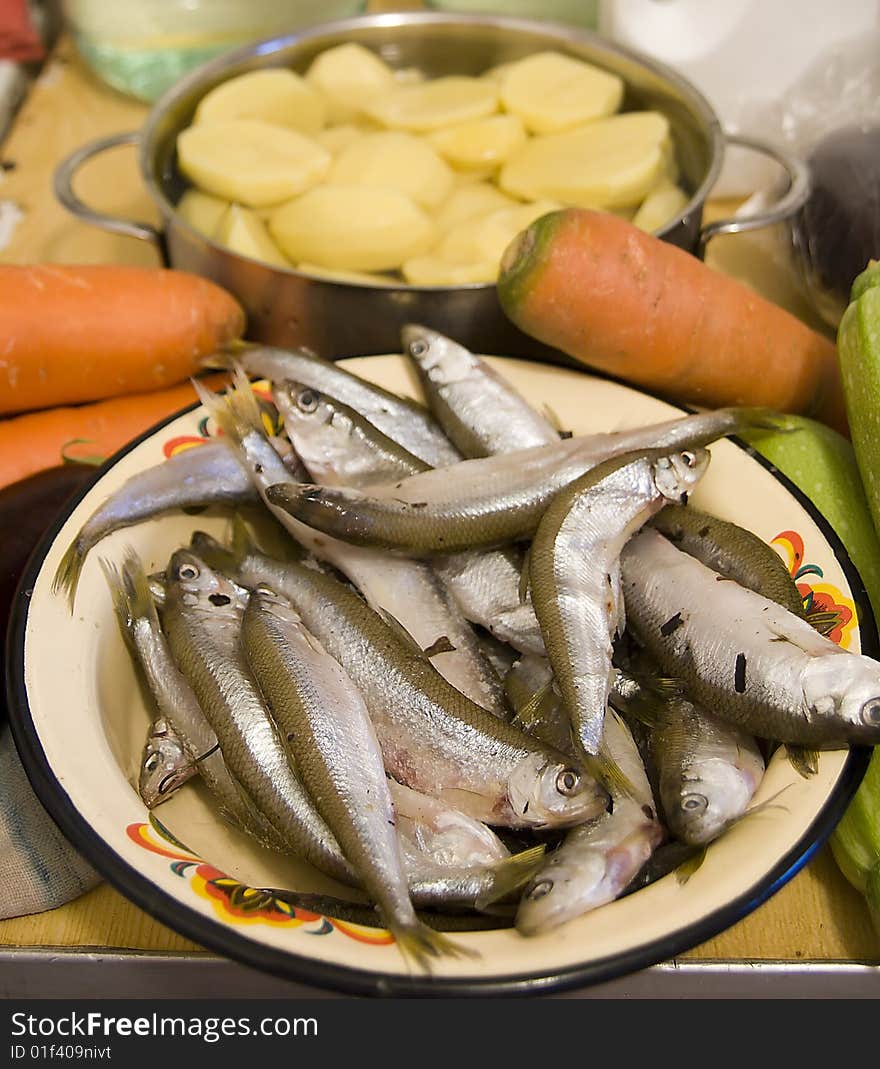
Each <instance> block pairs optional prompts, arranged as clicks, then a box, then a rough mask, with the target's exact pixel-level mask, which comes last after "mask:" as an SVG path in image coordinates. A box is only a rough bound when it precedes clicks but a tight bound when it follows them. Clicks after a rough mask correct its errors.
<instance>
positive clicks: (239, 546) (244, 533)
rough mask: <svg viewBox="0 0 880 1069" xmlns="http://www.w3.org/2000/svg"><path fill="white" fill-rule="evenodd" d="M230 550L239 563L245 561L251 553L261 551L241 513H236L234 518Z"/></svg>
mask: <svg viewBox="0 0 880 1069" xmlns="http://www.w3.org/2000/svg"><path fill="white" fill-rule="evenodd" d="M230 548H231V551H232V555H233V557H235V559H236V560H239V561H240V560H244V558H245V557H247V556H248V555H249V554H251V553H258V552H259V551H260V547H259V546H258V545H257V542H256V539H255V538H254V536H253V533H252V531H251V529H250V527H248V525H247V524H246V523H245V521H244V517H243V516H242V515H241V513H240V512H236V513H235V515H234V516H233V517H232V544H231V547H230Z"/></svg>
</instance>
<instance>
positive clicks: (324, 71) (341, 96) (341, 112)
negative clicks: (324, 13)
mask: <svg viewBox="0 0 880 1069" xmlns="http://www.w3.org/2000/svg"><path fill="white" fill-rule="evenodd" d="M305 78H306V81H307V82H308V83H309V85H311V86H312V87H313V88H314V89H317V90H319V92H321V93H322V94H323V96H324V98H325V100H326V101H327V120H328V122H347V121H349V120H351V119H353V118H354V117H355V116H356V115H358V114H359V113H360V111H361V110H362V108H363V106H364V105H365V104H366V103H367V102H368V101H369V100H371V99H372V98H373V97H375V96H376V95H377V94H380V93H385V92H387V91H388V90H390V89H392V88H393V87H394V86H395V85H396V81H395V77H394V71H393V70H392V69H391V68H390V67H389V66H388V64H387V63H385V62H383V61H382V60H381V59H380V58H379V57H378V56H377V55H376V53H375V52H371V51H370V50H369V49H368V48H364V46H363V45H358V44H354V43H350V44H344V45H337V46H336V47H335V48H328V49H327V50H326V51H324V52H321V53H320V54H319V55H317V56H315V58H314V59H313V60H312V62H311V65H310V66H309V69H308V70H307V71H306V75H305Z"/></svg>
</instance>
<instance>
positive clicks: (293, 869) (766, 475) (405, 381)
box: [8, 356, 877, 996]
mask: <svg viewBox="0 0 880 1069" xmlns="http://www.w3.org/2000/svg"><path fill="white" fill-rule="evenodd" d="M492 362H493V363H495V364H496V365H497V366H498V367H499V368H500V369H501V370H502V371H503V372H504V373H505V374H507V375H508V376H509V377H510V378H511V380H512V381H513V382H514V384H515V385H516V386H517V387H518V388H519V389H520V390H521V391H522V392H523V394H524V395H525V396H526V397H528V398H529V399H530V400H531V401H532V402H533V403H534V404H536V405H537V406H539V407H540V406H546V407H547V409H549V410H550V411H552V413H553V414H554V416H555V418H556V419H558V420H559V422H560V426H562V427H565V428H568V429H570V430H572V431H574V432H576V433H584V432H591V431H608V430H618V429H623V428H628V427H634V426H638V425H640V424H647V423H654V422H658V421H660V420H663V419H668V418H670V416H674V415H675V414H676V413H678V412H679V411H680V410H678V409H676V408H674V407H672V406H670V405H668V404H666V403H664V402H662V401H658V400H657V399H655V398H653V397H650V396H648V395H646V394H643V393H639V392H637V391H635V390H631V389H628V388H626V387H624V386H621V385H618V384H616V383H613V382H609V381H606V380H603V379H598V378H593V377H592V376H590V375H587V374H585V373H582V372H578V371H574V370H568V369H562V368H558V367H551V366H548V365H543V364H533V363H527V362H522V361H517V360H510V359H502V358H492ZM346 366H348V367H350V368H351V369H352V370H356V371H357V372H358V373H360V374H362V375H364V376H365V377H368V378H370V379H373V380H374V381H376V382H378V383H380V384H381V385H383V386H385V387H388V388H391V389H394V390H397V391H399V392H406V393H407V394H410V395H411V396H418V394H419V387H418V385H417V381H416V377H415V375H414V374H413V372H412V371H411V369H410V367H409V365H408V364H407V363H405V362H404V359H403V358H402V357H400V356H383V357H370V358H368V359H357V360H351V361H346ZM210 433H212V430H211V427H210V424H209V421H206V419H205V412H204V410H203V409H201V408H200V407H194V408H192V409H190V410H188V411H186V412H184V413H183V414H181V415H179V416H176V417H174V418H172V419H170V420H169V421H167V422H166V423H164V424H162V425H161V426H160V427H158V428H157V429H155V430H153V431H151V432H149V433H147V434H146V435H144V436H143V437H141V438H140V439H138V440H137V441H136V442H135V443H134V444H132V445H131V446H129V447H128V448H127V449H126V450H125V451H124V452H123V453H121V454H119V455H117V456H116V457H115V458H113V459H112V460H111V461H109V462H108V463H107V464H106V465H105V466H104V467H103V468H102V469H101V470H100V471H99V472H98V474H97V476H96V478H95V481H94V482H93V483H92V485H91V486H90V487H89V488H88V489H87V490H86V491H85V492H84V493H83V495H82V496H81V497H80V498H79V500H78V501H77V502H76V503H75V504H74V505H73V506H71V507H70V508H69V509H68V511H67V514H66V515H65V516H64V517H63V518H62V519H60V520H59V521H58V522H57V523H56V524H55V525H54V528H53V529H52V531H51V532H50V533H49V534H48V535H47V537H46V539H45V540H44V541H43V543H42V545H41V546H40V547H39V548H38V550H37V551H36V553H35V554H34V557H33V558H32V561H31V564H30V567H29V571H28V574H27V575H26V576H25V578H24V580H23V582H22V586H21V589H20V592H19V596H18V599H17V603H16V607H15V612H14V615H13V621H12V633H11V644H10V647H9V650H10V663H9V671H8V678H9V686H10V701H9V707H10V716H11V720H12V726H13V731H14V734H15V739H16V742H17V744H18V747H19V750H20V752H21V754H22V758H23V761H24V763H25V767H26V769H27V771H28V774H29V776H30V778H31V781H32V783H33V785H34V787H35V789H36V791H37V794H38V795H39V797H40V799H41V800H42V802H43V804H44V805H45V806H46V808H47V809H48V810H49V812H50V813H51V814H52V816H53V817H54V818H55V820H56V821H57V822H58V824H59V825H60V826H61V828H62V829H63V831H64V832H65V833H66V835H67V836H68V837H69V838H70V839H71V841H72V842H73V843H74V844H75V845H76V846H77V847H78V849H79V850H80V851H81V852H82V853H83V854H84V855H85V856H86V857H87V858H88V859H89V860H90V861H91V862H92V863H93V864H94V866H95V867H96V868H97V869H98V870H99V871H100V872H101V873H102V874H103V875H104V876H105V877H106V878H107V880H108V881H110V882H111V883H112V884H114V885H115V886H116V887H117V888H118V889H119V890H120V891H121V892H122V893H123V894H124V895H126V896H127V897H128V898H130V899H131V900H132V901H134V902H135V903H137V904H138V905H139V906H140V907H142V908H143V909H145V910H146V911H147V912H149V913H151V914H152V915H153V916H155V917H156V918H158V919H159V920H160V921H162V922H163V923H165V924H167V925H168V926H169V927H171V928H174V929H176V930H177V931H179V932H180V933H181V934H183V935H185V936H187V937H189V938H190V939H192V940H194V941H196V942H197V943H199V944H201V945H203V946H205V947H208V948H210V949H211V950H214V951H216V952H218V953H220V954H224V955H227V956H228V957H230V958H235V959H238V960H240V961H242V962H245V963H246V964H248V965H251V966H254V967H257V968H260V969H264V970H266V971H268V972H271V973H274V974H277V975H279V976H284V977H287V978H291V979H295V980H298V981H300V982H302V983H306V984H311V985H314V986H316V987H321V988H329V989H333V990H336V991H343V992H347V993H352V994H364V995H369V994H386V995H387V994H396V995H402V994H416V995H444V996H450V995H465V994H486V995H499V994H536V993H541V992H547V991H553V990H562V989H570V988H577V987H583V986H586V985H588V984H592V983H597V982H599V981H605V980H609V979H611V978H613V977H615V976H619V975H621V974H623V973H626V972H631V971H634V970H636V969H641V968H644V967H646V966H648V965H652V964H655V963H657V962H659V961H663V960H666V959H668V958H671V957H673V956H675V955H677V954H680V953H682V952H683V951H685V950H687V949H689V948H691V947H693V946H695V945H697V944H699V943H702V942H704V941H705V940H706V939H709V938H710V937H712V936H714V935H716V934H718V933H719V932H720V931H722V930H723V929H725V928H727V927H728V926H730V925H731V924H733V923H734V922H736V921H737V920H739V919H740V918H741V917H743V916H744V915H745V914H747V913H749V912H750V911H751V910H753V909H755V908H756V907H757V906H759V905H760V903H761V902H762V901H764V900H765V899H766V898H767V897H768V896H770V895H771V894H773V893H774V892H775V891H776V890H778V889H779V888H780V887H781V886H782V885H783V884H784V883H785V882H786V881H787V880H788V879H790V878H791V877H792V876H793V875H794V873H795V872H797V871H798V869H799V868H800V867H801V866H803V865H804V864H805V863H806V861H807V860H808V859H809V858H810V857H811V856H812V854H813V853H814V851H815V850H816V849H817V847H818V846H819V845H820V844H821V843H822V842H823V841H824V840H825V839H826V838H827V836H828V835H829V834H830V832H831V831H832V829H833V827H834V825H835V823H836V822H837V820H838V819H839V818H840V816H841V815H842V813H843V811H844V809H845V807H846V805H847V803H848V802H849V800H850V798H851V797H852V794H853V793H854V791H855V789H856V787H857V786H858V783H859V781H860V779H861V777H862V775H863V773H864V769H865V766H866V763H867V751H866V750H863V749H858V750H855V749H853V750H835V751H827V752H823V753H822V755H821V757H820V761H819V771H818V774H816V775H815V776H813V777H811V778H809V779H803V778H801V777H800V776H799V775H798V774H797V773H796V772H795V771H794V770H793V768H792V766H791V764H790V763H789V762H788V761H787V759H786V757H785V754H784V750H783V749H781V748H780V749H779V750H777V751H776V753H775V755H774V757H773V758H772V759H771V761H770V764H769V767H768V770H767V773H766V775H765V777H764V780H763V783H762V785H761V787H760V789H759V792H758V794H757V796H756V798H755V800H754V804H755V805H756V806H757V805H759V804H760V803H761V802H764V801H767V800H770V799H772V800H773V801H774V804H773V805H770V806H764V807H763V808H761V809H760V810H759V811H757V812H755V813H753V814H751V815H747V816H746V817H745V818H744V819H743V820H742V821H740V822H739V823H738V824H736V825H735V826H734V827H732V828H731V829H729V830H728V831H727V832H726V833H725V834H724V835H723V836H722V837H721V838H720V839H718V840H717V841H716V842H715V843H714V844H713V845H712V846H711V847H710V848H709V850H708V851H707V855H706V858H705V861H704V863H703V864H702V866H701V867H700V868H699V869H698V870H697V871H696V872H695V873H694V874H693V875H692V876H690V878H689V879H687V880H686V881H682V880H681V879H678V878H677V877H676V875H675V874H674V873H673V874H670V875H668V876H665V877H663V878H662V879H660V880H658V881H657V882H655V883H653V884H651V885H649V886H648V887H645V888H643V889H641V890H639V891H636V892H634V893H631V894H629V895H627V896H625V897H624V898H621V899H618V900H617V901H616V902H613V903H611V904H609V905H607V906H604V907H602V908H600V909H597V910H595V911H594V912H592V913H589V914H587V915H585V916H583V917H581V918H579V919H577V920H575V921H572V922H570V923H568V924H566V925H564V926H563V927H561V928H559V929H557V930H556V931H553V932H551V933H549V934H547V935H544V936H539V937H534V938H524V937H523V936H520V935H519V934H517V933H516V932H515V931H513V930H511V929H496V930H490V931H484V932H472V933H471V932H469V933H456V934H454V936H453V938H455V939H457V940H459V941H460V942H461V943H463V944H465V945H466V946H468V947H469V948H470V949H471V950H472V951H474V952H475V956H474V957H473V958H459V959H444V960H440V961H438V962H437V963H436V965H435V966H434V968H433V970H432V973H431V974H430V975H425V974H422V973H419V972H410V971H409V970H408V967H407V965H406V963H405V962H404V960H403V958H402V957H401V955H400V953H399V951H398V949H397V948H396V946H395V945H394V943H393V941H392V939H391V937H390V936H389V935H388V934H387V933H386V932H385V931H384V930H382V929H381V928H380V927H365V926H359V925H355V924H351V923H348V922H346V921H344V920H339V919H336V918H334V917H332V916H320V915H317V914H314V913H305V912H303V911H301V910H298V909H296V908H294V907H293V906H291V905H290V903H289V902H288V901H286V900H285V898H284V896H278V895H275V894H273V893H272V890H271V889H279V888H280V889H293V890H297V891H320V892H325V893H329V894H335V895H336V896H338V897H342V898H346V897H347V898H349V899H350V898H351V897H352V893H351V892H350V891H346V890H345V889H344V888H341V887H339V886H337V885H334V884H333V883H331V882H330V881H329V880H327V879H326V878H324V877H322V876H320V875H318V874H317V873H315V872H314V871H313V870H310V869H307V868H306V867H305V866H302V865H298V864H296V863H295V862H293V861H291V860H290V859H289V858H283V857H280V856H278V855H275V854H273V853H272V852H270V851H268V850H265V849H263V848H261V847H258V846H256V845H255V844H254V843H252V842H250V841H249V840H248V839H247V837H245V836H244V835H243V834H239V833H237V832H236V831H234V830H232V829H230V828H229V827H228V826H227V825H225V824H224V823H223V822H222V821H221V820H220V818H219V817H218V816H217V815H216V814H215V812H214V810H213V809H212V806H211V802H210V798H209V797H208V795H207V794H206V793H205V792H204V791H203V789H202V787H201V785H200V784H198V783H197V782H195V781H191V782H190V783H188V784H186V785H185V786H184V787H182V788H181V789H180V790H179V791H178V792H177V793H176V794H175V795H174V796H173V797H172V798H170V799H169V800H168V801H167V802H165V803H164V804H163V805H161V806H159V807H158V808H157V809H155V810H154V811H153V813H152V814H151V813H150V812H149V811H148V810H147V809H146V807H145V806H144V804H143V803H142V801H141V800H140V797H139V795H138V793H137V790H136V783H137V771H138V765H139V762H140V757H141V750H142V747H143V744H144V739H145V736H146V731H147V727H148V724H149V722H150V719H151V715H150V712H149V710H148V707H147V705H146V704H145V702H144V699H143V696H142V694H141V691H140V689H139V686H138V683H137V680H136V677H135V673H134V670H133V666H132V663H131V661H130V659H129V655H128V653H127V651H126V648H125V646H124V644H123V641H122V638H121V636H120V633H119V631H118V628H117V624H116V620H115V618H114V615H113V609H112V605H111V599H110V594H109V590H108V588H107V586H106V582H105V579H104V575H103V573H102V571H101V568H100V566H99V558H100V557H105V558H107V559H109V560H113V561H120V560H121V559H122V555H123V552H124V550H125V548H126V547H127V546H129V545H130V546H133V547H134V548H135V549H136V550H137V552H138V553H139V554H140V556H141V557H142V558H143V560H144V563H145V564H146V566H147V569H148V570H154V569H160V568H164V566H165V564H166V563H167V561H168V558H169V556H170V554H171V552H172V551H173V550H174V549H175V548H177V547H178V546H179V545H181V544H185V543H187V542H188V541H189V537H190V534H191V533H192V531H193V530H195V529H197V528H202V529H204V530H207V531H209V532H211V533H212V534H215V535H216V536H218V537H223V536H224V535H225V534H226V533H227V529H228V517H227V516H225V515H221V514H220V513H219V512H218V513H213V512H207V513H203V514H201V515H199V516H187V515H184V514H177V515H172V516H167V517H164V518H162V519H158V520H153V521H151V522H149V523H145V524H142V525H140V526H137V527H132V528H129V529H128V530H124V531H120V532H117V533H116V534H115V535H113V536H111V537H110V538H108V539H106V540H105V541H104V542H102V543H101V544H100V545H99V546H98V547H97V549H96V550H94V551H93V552H92V554H91V555H90V556H89V558H88V559H87V561H86V565H85V568H84V570H83V573H82V579H81V582H80V586H79V590H78V594H77V599H76V606H75V611H74V612H73V614H71V613H70V611H69V609H68V606H67V602H66V600H65V599H64V598H63V597H60V596H56V595H54V594H53V593H52V591H51V583H52V576H53V575H54V573H55V569H56V567H57V565H58V562H59V560H60V558H61V556H62V554H63V553H64V550H65V548H66V547H67V546H68V545H69V544H70V542H71V540H72V539H73V538H74V536H75V535H76V533H77V532H78V530H79V529H80V527H81V526H82V525H83V523H84V522H85V521H86V519H87V518H88V517H89V515H90V514H91V513H92V512H93V510H94V509H95V508H96V507H97V506H98V505H99V504H100V503H101V502H102V501H103V500H104V498H105V497H106V496H107V495H108V494H110V493H111V492H113V491H115V490H116V489H117V488H118V487H120V486H121V485H122V483H123V482H124V481H125V480H126V479H127V478H128V477H129V476H131V475H133V474H134V473H135V472H138V471H141V470H143V469H144V468H147V467H150V466H152V465H155V464H160V463H162V462H163V460H164V459H165V458H166V457H168V456H170V455H171V454H173V453H174V452H175V451H177V450H180V449H185V448H198V447H199V443H200V442H201V441H203V440H204V439H205V437H206V436H207V435H208V434H210ZM711 454H712V460H711V464H710V467H709V472H708V474H707V475H706V477H705V478H704V480H703V481H702V482H701V484H700V485H699V488H698V490H697V491H696V493H695V494H694V496H693V501H694V504H695V505H697V506H698V507H700V508H702V509H704V510H705V511H708V512H711V513H714V514H715V515H717V516H720V517H722V518H724V519H730V520H734V521H736V522H738V523H739V524H741V525H742V526H744V527H748V528H750V529H751V530H752V531H754V532H755V533H756V534H758V535H760V536H761V537H762V538H763V539H765V540H766V541H767V542H768V543H770V544H771V545H772V546H773V547H774V548H775V549H776V550H777V551H778V552H779V554H780V555H781V557H782V559H783V560H784V561H785V563H786V564H787V565H788V566H789V568H790V570H791V572H792V574H793V575H794V577H795V579H796V581H797V583H798V585H799V586H800V588H801V592H802V593H803V594H804V597H805V598H806V599H809V604H810V605H811V606H813V607H814V608H815V609H817V610H822V611H823V612H826V613H831V614H834V615H833V617H828V618H829V619H833V621H834V630H833V632H832V638H833V639H834V640H835V641H837V642H839V643H841V644H842V645H844V646H845V647H847V648H848V649H850V650H852V651H854V652H858V651H863V652H865V653H868V654H870V655H872V656H877V639H876V631H875V627H874V621H873V618H872V617H871V613H870V610H869V608H868V603H867V599H866V597H865V594H864V591H863V589H862V585H861V582H860V580H859V578H858V575H857V574H856V572H855V570H854V568H853V567H852V565H851V564H850V563H849V561H848V559H847V557H846V555H845V553H844V551H843V549H842V547H841V545H840V543H839V541H838V540H837V538H836V537H835V535H834V534H833V532H832V531H831V530H830V528H829V526H828V524H827V523H826V522H825V521H824V520H823V519H822V517H821V516H820V515H819V514H818V513H817V512H816V510H815V509H814V508H813V507H812V505H810V504H809V503H808V502H807V501H806V499H805V498H803V496H802V495H801V494H800V493H799V492H798V491H797V490H795V489H794V488H793V487H792V486H791V484H790V483H788V482H787V481H786V480H785V479H784V478H783V477H781V476H780V475H778V474H777V473H775V472H773V471H771V470H769V467H768V466H767V465H766V464H765V463H763V462H761V461H759V460H758V459H756V458H754V457H753V456H751V455H750V454H749V453H747V452H746V451H745V449H743V448H742V447H741V446H740V445H738V444H737V443H736V442H734V441H731V440H729V439H727V440H724V441H721V442H718V443H715V444H714V445H712V446H711Z"/></svg>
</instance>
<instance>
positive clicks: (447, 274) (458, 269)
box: [400, 255, 498, 286]
mask: <svg viewBox="0 0 880 1069" xmlns="http://www.w3.org/2000/svg"><path fill="white" fill-rule="evenodd" d="M400 270H401V272H402V273H403V277H404V278H405V279H406V281H407V282H408V283H409V284H410V285H411V286H467V285H473V284H475V283H481V282H494V281H495V280H496V278H497V277H498V262H497V261H492V260H485V261H483V262H481V263H475V264H451V263H449V261H448V260H444V259H442V258H441V257H440V256H431V255H428V256H413V257H412V258H411V259H409V260H404V262H403V266H402V267H401V269H400Z"/></svg>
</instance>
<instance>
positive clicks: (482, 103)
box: [364, 75, 498, 133]
mask: <svg viewBox="0 0 880 1069" xmlns="http://www.w3.org/2000/svg"><path fill="white" fill-rule="evenodd" d="M364 110H365V111H366V113H367V114H368V115H369V116H371V117H372V118H373V119H375V120H376V121H377V122H380V123H382V125H383V126H388V127H390V128H391V129H393V130H410V131H412V132H413V133H426V132H427V131H429V130H439V129H441V128H442V127H444V126H454V125H455V124H456V123H463V122H468V121H470V120H471V119H481V118H483V117H484V116H486V115H491V114H492V113H493V112H495V111H497V110H498V87H497V86H496V85H495V83H494V82H492V81H491V80H490V79H489V78H468V77H465V76H464V75H450V76H449V77H447V78H432V79H431V80H430V81H426V82H422V83H421V84H419V85H402V86H399V87H398V88H396V89H392V90H391V91H390V92H388V93H384V94H383V95H382V96H380V97H378V98H376V99H375V100H372V101H370V102H369V103H368V104H367V106H366V107H365V109H364Z"/></svg>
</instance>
